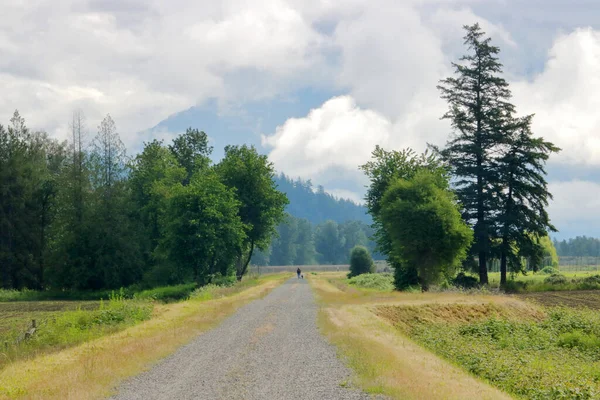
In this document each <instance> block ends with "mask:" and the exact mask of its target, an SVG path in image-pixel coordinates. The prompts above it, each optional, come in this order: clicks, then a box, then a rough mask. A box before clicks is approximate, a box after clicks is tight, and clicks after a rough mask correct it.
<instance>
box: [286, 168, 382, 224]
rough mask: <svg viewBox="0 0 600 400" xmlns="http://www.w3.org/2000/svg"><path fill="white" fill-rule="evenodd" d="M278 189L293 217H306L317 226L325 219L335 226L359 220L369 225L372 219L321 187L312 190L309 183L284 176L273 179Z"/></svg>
mask: <svg viewBox="0 0 600 400" xmlns="http://www.w3.org/2000/svg"><path fill="white" fill-rule="evenodd" d="M275 182H276V183H277V185H278V189H279V190H281V191H282V192H284V193H285V194H286V195H287V196H288V199H289V200H290V204H289V205H288V207H287V210H286V211H287V212H288V213H289V214H291V215H292V216H294V217H296V218H305V219H307V220H309V221H310V222H311V223H312V224H314V225H317V224H320V223H322V222H325V221H327V220H333V221H335V222H337V223H344V222H347V221H360V222H363V223H365V224H371V223H372V219H371V216H370V215H369V214H367V209H366V208H365V207H364V206H363V205H360V204H356V203H355V202H353V201H351V200H347V199H340V198H337V197H335V196H333V195H331V194H329V193H327V192H325V189H324V188H323V186H320V185H319V186H317V188H316V190H314V188H313V185H312V182H311V181H310V180H307V181H303V180H302V179H297V180H294V179H292V178H290V177H288V176H286V175H285V174H280V175H279V176H277V177H276V179H275Z"/></svg>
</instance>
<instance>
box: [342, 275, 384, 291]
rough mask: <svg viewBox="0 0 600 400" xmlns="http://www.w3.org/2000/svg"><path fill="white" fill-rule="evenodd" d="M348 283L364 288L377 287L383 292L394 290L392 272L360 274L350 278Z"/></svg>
mask: <svg viewBox="0 0 600 400" xmlns="http://www.w3.org/2000/svg"><path fill="white" fill-rule="evenodd" d="M348 283H349V284H350V285H354V286H357V287H361V288H366V289H377V290H381V291H384V292H390V291H392V290H394V277H393V276H392V274H386V273H383V274H362V275H358V276H355V277H352V278H350V280H349V281H348Z"/></svg>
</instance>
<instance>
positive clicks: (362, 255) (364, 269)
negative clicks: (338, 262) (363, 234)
mask: <svg viewBox="0 0 600 400" xmlns="http://www.w3.org/2000/svg"><path fill="white" fill-rule="evenodd" d="M372 272H375V264H374V263H373V259H372V258H371V254H369V250H367V248H366V247H364V246H354V248H353V249H352V251H351V252H350V273H349V274H348V277H349V278H351V277H353V276H357V275H360V274H370V273H372Z"/></svg>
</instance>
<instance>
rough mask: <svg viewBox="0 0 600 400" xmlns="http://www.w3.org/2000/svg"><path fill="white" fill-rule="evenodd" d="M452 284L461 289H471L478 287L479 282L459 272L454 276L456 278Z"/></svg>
mask: <svg viewBox="0 0 600 400" xmlns="http://www.w3.org/2000/svg"><path fill="white" fill-rule="evenodd" d="M452 284H453V285H454V286H458V287H461V288H463V289H473V288H476V287H477V286H479V280H478V279H477V278H475V277H474V276H470V275H467V274H465V273H464V272H459V273H458V275H456V278H454V279H453V280H452Z"/></svg>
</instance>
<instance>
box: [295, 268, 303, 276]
mask: <svg viewBox="0 0 600 400" xmlns="http://www.w3.org/2000/svg"><path fill="white" fill-rule="evenodd" d="M301 272H302V271H300V267H298V269H297V270H296V273H297V274H298V279H300V273H301Z"/></svg>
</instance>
